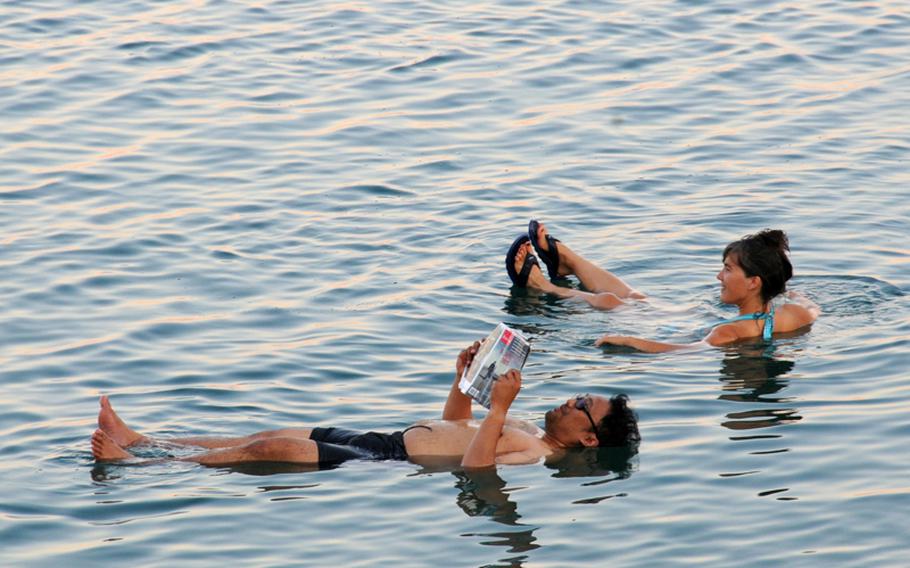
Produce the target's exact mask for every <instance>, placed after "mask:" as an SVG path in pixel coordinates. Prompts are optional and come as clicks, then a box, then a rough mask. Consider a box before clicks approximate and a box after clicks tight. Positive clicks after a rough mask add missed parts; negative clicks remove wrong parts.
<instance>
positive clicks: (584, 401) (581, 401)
mask: <svg viewBox="0 0 910 568" xmlns="http://www.w3.org/2000/svg"><path fill="white" fill-rule="evenodd" d="M591 406H594V401H593V400H591V395H587V394H577V395H575V409H576V410H581V411H582V412H584V413H585V416H587V417H588V420H590V421H591V428H592V429H593V430H594V433H597V424H595V423H594V418H592V417H591V411H590V410H588V408H589V407H591Z"/></svg>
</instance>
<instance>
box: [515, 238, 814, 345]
mask: <svg viewBox="0 0 910 568" xmlns="http://www.w3.org/2000/svg"><path fill="white" fill-rule="evenodd" d="M528 233H529V234H528V236H527V237H526V236H524V235H522V236H520V237H518V238H517V239H515V242H513V243H512V246H511V248H510V249H509V252H508V254H506V268H507V270H508V272H509V277H510V278H512V282H513V283H514V284H515V285H516V286H527V287H530V288H536V289H538V290H542V291H544V292H547V293H550V294H555V295H557V296H560V297H563V298H579V299H582V300H584V301H586V302H588V303H589V304H590V305H591V306H593V307H595V308H599V309H612V308H615V307H617V306H620V305H623V304H625V303H626V302H627V301H629V300H642V299H645V296H644V295H643V294H641V293H640V292H637V291H636V290H634V289H632V288H630V287H629V286H628V285H627V284H626V283H625V282H623V281H622V280H621V279H620V278H619V277H617V276H616V275H614V274H612V273H611V272H609V271H607V270H604V269H602V268H599V267H597V266H594V265H593V264H592V263H591V262H590V261H588V260H586V259H584V258H582V257H581V256H580V255H578V254H576V253H575V252H573V251H572V250H571V249H569V248H568V247H567V246H566V245H564V244H563V243H562V242H560V241H559V240H557V239H554V238H553V237H551V236H550V235H549V234H547V231H546V228H545V227H544V226H543V225H542V224H540V223H538V222H537V221H531V223H530V225H529V227H528ZM531 247H533V248H534V249H535V250H536V251H537V254H538V255H539V256H540V258H541V260H543V261H544V264H545V265H546V267H547V271H548V273H549V274H550V278H557V277H561V276H568V275H573V274H574V275H575V276H577V277H578V279H579V280H580V281H581V284H582V286H584V287H585V288H587V289H588V290H590V292H585V291H581V290H574V289H571V288H564V287H561V286H556V285H555V284H553V283H552V282H549V281H547V279H546V278H545V277H544V275H543V273H542V272H541V271H540V266H539V264H538V263H537V259H536V258H535V257H534V255H533V254H532V253H531ZM789 250H790V247H789V243H788V241H787V235H786V234H784V232H783V231H779V230H771V229H766V230H764V231H762V232H760V233H757V234H755V235H748V236H746V237H743V238H742V239H740V240H738V241H734V242H732V243H730V244H729V245H727V248H725V249H724V254H723V262H724V265H723V268H722V269H721V271H720V272H718V274H717V279H718V280H720V283H721V286H720V301H721V302H723V303H725V304H732V305H735V306H736V307H737V308H738V309H739V315H738V316H737V317H735V318H732V319H729V320H726V321H723V322H720V323H719V324H717V325H716V326H715V327H714V328H713V329H712V330H711V332H710V333H709V334H708V336H707V337H705V339H704V340H703V343H707V344H709V345H713V346H719V345H727V344H730V343H735V342H737V341H742V340H745V339H753V338H757V337H761V338H763V339H764V340H765V341H769V340H770V339H771V336H772V334H774V333H786V332H791V331H796V330H798V329H801V328H804V327H807V326H809V325H811V324H812V322H814V321H815V320H816V318H818V316H819V313H820V312H821V311H820V310H819V307H818V306H817V305H816V304H815V303H813V302H812V301H811V300H809V299H808V298H806V297H805V296H803V295H801V294H798V293H795V292H790V293H788V294H787V298H788V299H790V300H793V302H794V303H786V304H783V305H780V306H778V307H777V308H775V306H774V304H773V303H772V300H773V299H774V298H776V297H777V296H779V295H781V294H783V293H784V292H785V291H786V283H787V280H789V279H790V278H791V277H792V276H793V265H792V264H790V259H789V258H788V256H787V252H788V251H789ZM596 345H598V346H600V345H623V346H627V347H632V348H634V349H638V350H639V351H646V352H649V353H659V352H664V351H672V350H675V349H683V348H686V347H691V346H692V345H682V344H673V343H663V342H659V341H651V340H648V339H641V338H638V337H630V336H626V335H604V336H603V337H601V338H600V339H598V340H597V342H596ZM696 345H697V344H696Z"/></svg>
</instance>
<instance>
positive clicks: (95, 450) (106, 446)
mask: <svg viewBox="0 0 910 568" xmlns="http://www.w3.org/2000/svg"><path fill="white" fill-rule="evenodd" d="M92 455H93V456H95V460H97V461H117V460H125V459H129V458H131V457H133V454H131V453H129V452H128V451H126V450H124V449H123V448H121V447H120V446H118V445H117V442H115V441H114V440H113V439H111V437H110V436H108V435H107V433H106V432H105V431H104V430H102V429H101V428H99V429H97V430H95V433H94V434H92Z"/></svg>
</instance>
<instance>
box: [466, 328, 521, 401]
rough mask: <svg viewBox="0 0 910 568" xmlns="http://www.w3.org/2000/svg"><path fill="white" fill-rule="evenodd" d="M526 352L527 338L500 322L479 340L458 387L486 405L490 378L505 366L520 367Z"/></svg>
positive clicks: (488, 397) (500, 373)
mask: <svg viewBox="0 0 910 568" xmlns="http://www.w3.org/2000/svg"><path fill="white" fill-rule="evenodd" d="M530 353H531V344H529V343H528V340H527V339H525V337H524V336H523V335H522V334H521V333H520V332H518V331H515V330H514V329H512V328H510V327H509V326H507V325H506V324H504V323H500V324H499V325H497V326H496V329H494V330H493V332H492V333H490V335H488V336H487V338H486V339H484V340H483V342H482V343H481V344H480V349H478V350H477V354H476V355H475V356H474V360H473V361H472V362H471V365H470V366H469V367H468V368H466V369H465V370H464V372H463V373H462V375H461V380H459V381H458V388H459V390H461V392H463V393H464V394H466V395H468V396H470V397H471V398H473V399H474V400H476V401H477V402H479V403H480V404H481V405H483V406H484V407H485V408H490V391H491V390H492V389H493V382H494V381H495V380H496V378H497V377H498V376H499V375H502V374H503V373H505V372H506V371H508V370H509V369H518V370H519V371H520V370H521V368H522V367H524V364H525V361H527V360H528V354H530Z"/></svg>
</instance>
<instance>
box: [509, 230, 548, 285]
mask: <svg viewBox="0 0 910 568" xmlns="http://www.w3.org/2000/svg"><path fill="white" fill-rule="evenodd" d="M529 254H532V249H531V243H530V241H528V242H526V243H525V244H524V245H522V247H521V248H520V249H518V253H517V254H516V255H515V271H516V272H521V267H522V266H524V264H525V258H527V256H528V255H529ZM528 288H536V289H538V290H543V291H544V292H548V291H549V290H550V289H551V288H553V284H552V283H550V281H549V280H547V278H546V276H544V275H543V272H541V271H540V267H539V266H532V267H531V272H529V273H528Z"/></svg>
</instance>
